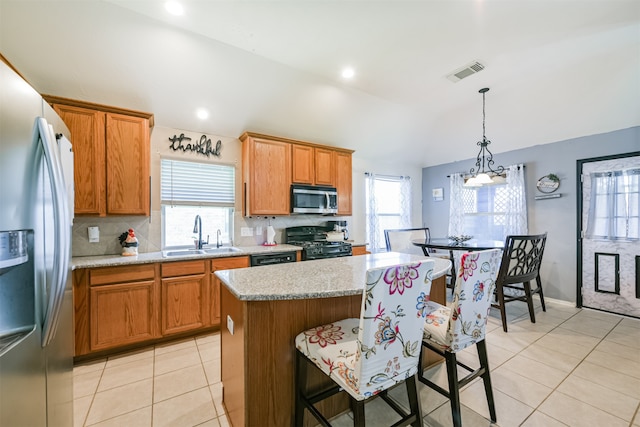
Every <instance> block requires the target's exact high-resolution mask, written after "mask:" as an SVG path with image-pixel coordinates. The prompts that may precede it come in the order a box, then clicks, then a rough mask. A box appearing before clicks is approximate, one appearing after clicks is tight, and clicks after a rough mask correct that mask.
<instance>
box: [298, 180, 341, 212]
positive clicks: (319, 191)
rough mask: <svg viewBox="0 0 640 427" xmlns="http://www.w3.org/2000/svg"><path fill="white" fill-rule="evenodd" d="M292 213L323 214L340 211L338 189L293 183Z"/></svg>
mask: <svg viewBox="0 0 640 427" xmlns="http://www.w3.org/2000/svg"><path fill="white" fill-rule="evenodd" d="M291 213H293V214H323V215H327V214H335V213H338V191H337V190H336V189H335V188H334V187H320V186H314V185H292V186H291Z"/></svg>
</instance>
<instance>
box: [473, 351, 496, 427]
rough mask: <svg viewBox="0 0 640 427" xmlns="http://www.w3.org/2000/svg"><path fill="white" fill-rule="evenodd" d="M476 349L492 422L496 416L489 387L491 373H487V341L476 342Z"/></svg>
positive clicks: (491, 391) (491, 390)
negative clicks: (482, 370) (482, 369)
mask: <svg viewBox="0 0 640 427" xmlns="http://www.w3.org/2000/svg"><path fill="white" fill-rule="evenodd" d="M476 349H477V350H478V359H480V367H481V368H484V373H483V374H482V381H483V382H484V392H485V394H486V395H487V403H488V404H489V415H490V416H491V421H493V422H494V423H495V422H496V421H497V418H496V405H495V402H494V400H493V388H492V387H491V374H490V373H489V358H488V357H487V343H486V342H485V340H482V341H480V342H477V343H476Z"/></svg>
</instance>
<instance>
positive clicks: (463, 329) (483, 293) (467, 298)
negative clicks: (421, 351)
mask: <svg viewBox="0 0 640 427" xmlns="http://www.w3.org/2000/svg"><path fill="white" fill-rule="evenodd" d="M501 256H502V251H501V250H500V249H491V250H488V251H478V252H467V253H464V254H462V256H461V257H460V267H459V269H458V277H457V278H456V284H455V287H454V290H453V302H452V304H451V306H449V307H446V306H443V305H440V304H437V303H435V302H432V301H429V303H428V304H427V309H428V313H427V316H426V321H425V325H424V339H423V341H422V345H423V347H425V348H428V349H430V350H432V351H434V352H436V353H438V354H440V355H442V356H444V358H445V361H446V365H447V376H448V382H449V390H448V391H447V390H445V389H443V388H442V387H440V386H439V385H437V384H435V383H434V382H432V381H431V380H429V379H427V378H425V377H424V376H423V374H422V371H420V373H419V374H418V379H419V380H420V381H421V382H423V383H424V384H426V385H428V386H429V387H431V388H433V389H434V390H436V391H438V392H439V393H441V394H443V395H444V396H447V397H448V398H449V399H450V400H451V414H452V416H453V425H454V426H456V427H458V426H461V425H462V419H461V416H460V388H461V387H463V386H464V385H466V384H468V383H469V382H471V381H472V380H473V379H475V378H477V377H479V376H480V377H482V379H483V381H484V389H485V393H486V394H487V402H488V404H489V414H490V415H491V420H492V421H494V422H495V421H496V410H495V405H494V402H493V391H492V388H491V377H490V376H489V362H488V359H487V348H486V343H485V340H484V338H485V330H486V324H487V320H488V317H489V310H490V309H491V299H492V298H493V291H494V288H495V281H496V276H497V273H498V269H499V267H500V259H501ZM471 345H475V346H476V349H477V351H478V358H479V361H480V367H479V368H478V369H473V368H470V367H468V366H466V365H465V364H463V363H460V362H458V361H457V360H456V353H457V352H459V351H461V350H464V349H465V348H467V347H469V346H471ZM457 365H459V366H461V367H463V368H464V369H466V370H468V371H469V372H471V373H470V374H469V375H467V376H466V377H464V378H462V379H460V380H459V379H458V373H457V369H456V366H457Z"/></svg>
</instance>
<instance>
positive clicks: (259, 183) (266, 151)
mask: <svg viewBox="0 0 640 427" xmlns="http://www.w3.org/2000/svg"><path fill="white" fill-rule="evenodd" d="M242 148H243V150H246V151H245V152H244V155H243V165H242V167H243V170H244V173H243V176H244V183H245V185H246V187H245V191H246V194H245V203H246V205H245V215H289V213H290V207H289V206H290V188H291V144H289V143H286V142H281V141H271V140H268V139H259V138H248V139H247V140H245V142H244V144H243V146H242Z"/></svg>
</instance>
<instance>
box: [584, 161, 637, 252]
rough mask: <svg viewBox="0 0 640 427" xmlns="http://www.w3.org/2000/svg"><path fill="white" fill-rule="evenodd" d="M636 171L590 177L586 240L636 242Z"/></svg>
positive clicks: (605, 173)
mask: <svg viewBox="0 0 640 427" xmlns="http://www.w3.org/2000/svg"><path fill="white" fill-rule="evenodd" d="M639 190H640V169H630V170H620V171H611V172H597V173H593V174H591V203H590V206H589V217H588V223H587V238H589V239H603V240H623V241H627V240H639V239H640V196H638V193H639Z"/></svg>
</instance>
